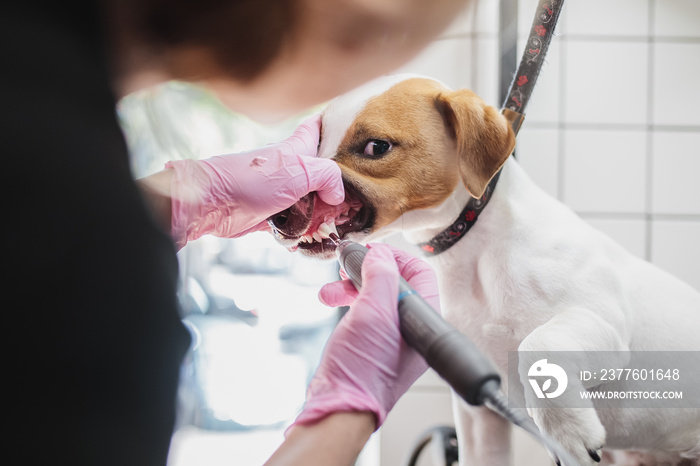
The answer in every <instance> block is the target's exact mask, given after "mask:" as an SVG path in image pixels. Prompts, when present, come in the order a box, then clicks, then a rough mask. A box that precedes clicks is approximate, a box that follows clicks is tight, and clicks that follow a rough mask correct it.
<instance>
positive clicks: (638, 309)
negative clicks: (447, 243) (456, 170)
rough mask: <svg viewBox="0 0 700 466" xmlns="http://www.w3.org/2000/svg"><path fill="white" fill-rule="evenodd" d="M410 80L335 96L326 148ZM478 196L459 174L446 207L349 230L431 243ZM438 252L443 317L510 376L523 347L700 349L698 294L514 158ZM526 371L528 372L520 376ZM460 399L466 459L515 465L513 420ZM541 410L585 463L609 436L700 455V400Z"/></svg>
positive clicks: (541, 418) (546, 425)
mask: <svg viewBox="0 0 700 466" xmlns="http://www.w3.org/2000/svg"><path fill="white" fill-rule="evenodd" d="M403 79H406V76H401V77H393V78H384V79H383V80H380V81H378V82H375V83H372V84H370V85H369V86H366V87H364V88H361V89H359V90H357V91H354V92H352V93H350V94H348V95H347V96H344V97H341V98H340V99H338V100H336V101H334V102H332V103H331V104H330V106H329V107H328V108H327V109H326V111H325V113H324V118H323V130H324V133H323V135H324V136H323V141H322V145H321V148H320V156H322V157H329V158H330V157H333V156H334V155H335V151H336V150H337V148H338V145H339V144H340V141H341V140H342V138H343V137H344V136H345V133H346V131H347V130H348V128H349V126H350V124H351V123H352V122H353V121H354V120H355V118H356V117H357V115H358V113H359V112H360V110H361V109H362V108H363V107H364V105H365V104H366V102H367V101H368V100H369V99H370V98H371V97H374V96H377V95H379V94H381V93H382V92H384V91H386V90H387V89H388V88H389V87H390V86H391V85H392V84H393V83H396V82H398V81H400V80H403ZM592 189H593V187H592ZM469 197H470V194H469V192H467V190H466V189H465V187H464V186H463V185H462V184H461V183H459V184H458V186H457V188H456V189H455V190H454V192H453V193H452V194H451V195H450V196H449V197H448V198H447V199H446V200H445V201H444V202H443V203H442V204H440V205H438V206H436V207H433V208H429V209H419V210H413V211H409V212H406V213H405V214H404V215H402V216H401V217H399V218H398V219H396V220H395V221H394V222H392V223H391V224H389V225H388V226H386V227H384V228H382V229H380V230H379V231H377V232H372V233H371V234H370V235H369V236H366V235H364V234H361V233H353V234H350V235H349V237H350V238H352V239H355V240H357V241H362V242H367V241H371V240H375V239H377V238H380V237H383V236H385V235H386V234H388V233H391V232H396V231H401V232H403V233H404V235H405V236H406V238H407V239H409V240H410V241H412V242H414V243H421V242H425V241H427V240H429V239H430V238H432V237H433V236H434V235H435V234H436V233H438V232H440V231H442V230H443V229H444V228H445V227H446V226H448V225H449V224H451V223H452V221H453V220H454V219H455V218H457V215H458V214H459V212H460V211H461V210H462V209H463V207H464V205H465V204H466V202H467V200H468V199H469ZM429 262H430V263H431V264H432V265H433V266H434V268H435V269H436V271H437V274H438V279H439V287H440V293H441V300H442V309H443V312H444V316H445V318H446V319H447V320H448V321H449V322H451V323H452V324H453V325H455V326H456V327H457V328H459V329H460V330H461V331H462V332H464V333H465V334H466V335H467V336H468V337H469V338H471V340H472V341H474V343H475V344H476V345H477V346H478V347H479V348H481V349H482V350H483V351H484V353H485V354H487V355H488V356H489V357H490V358H491V359H492V360H493V361H494V362H495V363H496V364H497V366H498V367H499V368H500V370H502V371H503V373H504V374H505V372H506V370H507V364H508V361H507V356H508V352H509V351H516V350H520V351H564V350H571V351H606V350H609V351H621V352H624V351H628V350H629V351H672V350H676V351H700V339H698V335H699V334H700V331H699V329H700V293H698V292H697V291H696V290H694V289H692V288H691V287H690V286H689V285H687V284H685V283H684V282H682V281H681V280H679V279H677V278H675V277H673V276H671V275H670V274H668V273H666V272H664V271H663V270H661V269H659V268H658V267H655V266H653V265H651V264H649V263H648V262H646V261H644V260H641V259H638V258H637V257H635V256H633V255H632V254H630V253H628V252H627V251H626V250H625V249H624V248H623V247H621V246H619V245H618V244H616V243H615V242H613V241H612V240H611V239H609V238H608V237H607V236H605V235H604V234H602V233H600V232H598V231H596V230H595V229H593V228H592V227H591V226H589V225H588V224H587V223H586V222H584V221H583V220H581V219H580V218H579V217H578V216H577V215H576V214H574V212H572V210H571V209H569V208H568V207H566V206H565V205H563V204H562V203H560V202H559V201H557V200H556V199H554V198H552V197H551V196H549V195H548V194H546V193H545V192H544V191H543V190H541V189H540V188H539V187H538V186H536V185H535V184H534V183H533V182H532V181H531V180H530V178H529V177H528V176H527V175H526V173H525V172H524V171H523V169H522V168H521V167H520V166H519V165H518V163H517V162H516V161H515V160H514V159H513V158H510V159H508V160H507V162H506V163H505V165H504V166H503V169H502V174H501V177H500V180H499V181H498V185H497V187H496V190H495V192H494V195H493V198H492V200H491V201H490V203H489V205H488V206H487V207H486V208H485V209H484V211H483V212H482V213H481V215H480V217H479V219H478V221H477V223H476V225H475V226H474V228H472V229H471V230H470V231H469V233H468V234H467V235H466V237H464V238H463V239H462V240H460V241H459V242H458V243H457V244H456V245H455V246H454V247H452V248H451V249H449V250H448V251H446V252H444V253H442V254H440V255H437V256H434V257H432V258H429ZM619 363H620V364H624V361H619ZM621 367H624V366H621ZM699 370H700V369H699ZM526 376H527V374H526V373H525V374H523V373H522V371H521V377H522V378H521V380H525V377H526ZM511 383H513V382H511ZM569 383H570V384H576V383H578V382H577V381H569ZM526 393H530V392H529V391H526ZM527 396H529V395H526V397H527ZM532 396H534V395H532ZM551 401H552V403H556V401H555V400H551ZM455 406H456V409H455V418H456V423H457V427H458V431H459V435H460V465H462V466H466V465H506V464H510V461H511V459H510V443H509V430H510V426H509V424H508V423H507V422H506V421H504V420H502V419H501V418H499V417H498V416H496V415H494V414H493V413H491V412H490V411H489V410H487V409H485V408H474V407H470V406H467V405H465V404H464V403H462V402H460V401H456V403H455ZM532 415H533V417H534V419H535V421H536V423H537V424H538V425H539V427H540V428H541V429H542V430H543V431H544V432H546V433H547V434H549V435H551V436H552V437H554V438H555V439H557V440H558V441H559V442H560V443H562V444H563V445H564V446H565V447H566V448H567V449H569V450H570V451H571V452H572V453H573V454H574V455H575V456H576V458H577V459H578V460H579V461H580V462H581V464H584V465H589V464H590V465H593V464H596V463H595V462H593V460H592V459H591V458H590V456H589V454H588V452H587V450H588V449H591V450H594V451H596V450H599V449H600V448H601V447H602V446H603V445H605V446H606V448H607V447H610V448H616V449H618V448H619V449H634V450H636V449H642V450H649V451H658V452H671V453H672V454H673V455H676V456H682V457H684V458H693V459H697V458H698V457H700V410H698V409H627V410H609V409H606V410H599V411H598V412H596V411H595V410H594V409H593V408H592V405H591V407H590V408H578V409H574V408H566V409H537V410H532Z"/></svg>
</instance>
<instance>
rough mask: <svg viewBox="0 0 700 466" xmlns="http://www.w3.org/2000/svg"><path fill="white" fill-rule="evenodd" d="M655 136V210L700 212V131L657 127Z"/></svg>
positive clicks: (653, 195)
mask: <svg viewBox="0 0 700 466" xmlns="http://www.w3.org/2000/svg"><path fill="white" fill-rule="evenodd" d="M652 138H653V139H652V141H653V143H652V153H653V162H652V167H653V170H652V211H653V212H654V213H657V214H688V215H699V216H700V183H699V182H698V176H699V175H700V131H694V132H670V131H655V132H654V134H653V136H652ZM698 239H699V240H700V238H698Z"/></svg>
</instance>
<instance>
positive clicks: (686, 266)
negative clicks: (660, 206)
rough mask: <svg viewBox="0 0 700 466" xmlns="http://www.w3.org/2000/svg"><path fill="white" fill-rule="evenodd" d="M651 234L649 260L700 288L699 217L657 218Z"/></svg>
mask: <svg viewBox="0 0 700 466" xmlns="http://www.w3.org/2000/svg"><path fill="white" fill-rule="evenodd" d="M651 237H652V242H651V244H652V254H651V260H652V262H654V263H655V264H656V265H658V266H659V267H661V268H664V269H666V270H670V271H672V272H673V273H674V274H675V275H676V276H678V277H680V278H681V279H683V280H685V281H686V282H687V283H688V284H689V285H691V286H693V287H695V288H696V289H700V274H699V273H698V268H699V267H698V264H700V241H699V240H700V221H698V220H657V221H655V222H654V224H653V228H652V231H651ZM679 245H680V246H679Z"/></svg>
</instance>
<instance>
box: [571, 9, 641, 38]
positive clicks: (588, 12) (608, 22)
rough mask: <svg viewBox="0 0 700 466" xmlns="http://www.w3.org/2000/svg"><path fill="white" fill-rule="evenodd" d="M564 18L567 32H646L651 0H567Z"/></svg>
mask: <svg viewBox="0 0 700 466" xmlns="http://www.w3.org/2000/svg"><path fill="white" fill-rule="evenodd" d="M621 18H624V20H621ZM560 21H561V23H562V24H561V26H562V29H561V31H562V32H564V33H566V34H567V35H583V36H592V35H594V36H613V37H614V36H646V35H647V33H648V31H649V2H648V1H646V0H615V1H614V2H611V1H609V0H586V1H575V0H574V1H569V2H565V4H564V10H562V15H561V18H560Z"/></svg>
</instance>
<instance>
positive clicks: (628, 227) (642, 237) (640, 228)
mask: <svg viewBox="0 0 700 466" xmlns="http://www.w3.org/2000/svg"><path fill="white" fill-rule="evenodd" d="M583 218H585V219H586V221H587V222H588V223H589V224H591V225H592V226H593V227H594V228H597V229H598V230H600V231H602V232H603V233H605V234H606V235H608V236H609V237H610V238H612V239H613V240H615V241H617V242H618V243H619V244H621V245H622V246H624V247H625V249H627V250H628V251H629V252H631V253H632V254H634V255H635V256H637V257H641V258H644V257H645V254H646V244H647V224H646V221H645V220H644V219H643V218H641V217H640V218H601V217H596V216H592V217H590V216H587V215H583Z"/></svg>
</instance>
